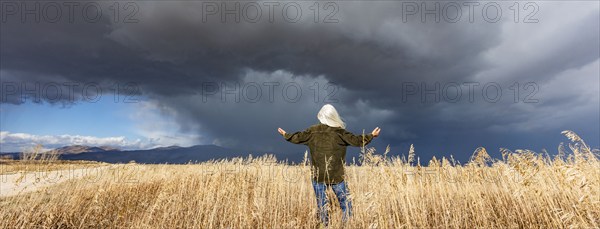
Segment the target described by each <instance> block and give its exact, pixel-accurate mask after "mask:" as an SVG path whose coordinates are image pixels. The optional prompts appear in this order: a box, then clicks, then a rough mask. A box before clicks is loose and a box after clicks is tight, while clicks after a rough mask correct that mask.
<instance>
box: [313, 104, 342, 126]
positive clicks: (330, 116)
mask: <svg viewBox="0 0 600 229" xmlns="http://www.w3.org/2000/svg"><path fill="white" fill-rule="evenodd" d="M317 118H318V119H319V121H320V122H321V123H323V124H325V125H328V126H331V127H341V128H342V129H346V123H344V121H342V118H341V117H340V115H339V114H338V112H337V110H336V109H335V107H333V106H332V105H331V104H325V105H323V107H322V108H321V110H320V111H319V113H318V114H317Z"/></svg>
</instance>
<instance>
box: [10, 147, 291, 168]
mask: <svg viewBox="0 0 600 229" xmlns="http://www.w3.org/2000/svg"><path fill="white" fill-rule="evenodd" d="M47 152H54V153H58V154H59V158H60V159H62V160H87V161H101V162H108V163H127V162H130V161H135V162H137V163H145V164H164V163H168V164H185V163H189V162H192V163H194V162H203V161H208V160H212V159H215V160H218V159H225V158H234V157H244V158H245V157H248V156H249V155H250V154H252V155H253V156H254V157H256V156H262V155H264V154H273V153H272V152H260V151H248V150H241V149H231V148H225V147H221V146H217V145H195V146H190V147H180V146H167V147H158V148H153V149H146V150H120V149H117V148H113V147H109V146H85V145H71V146H65V147H61V148H57V149H53V150H50V151H47ZM19 155H20V153H0V157H9V158H13V159H16V158H18V157H19ZM294 159H300V157H298V158H294ZM292 161H295V160H292Z"/></svg>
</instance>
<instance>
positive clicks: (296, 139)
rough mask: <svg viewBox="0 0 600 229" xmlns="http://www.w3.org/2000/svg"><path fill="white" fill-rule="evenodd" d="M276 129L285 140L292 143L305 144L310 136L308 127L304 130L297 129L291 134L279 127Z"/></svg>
mask: <svg viewBox="0 0 600 229" xmlns="http://www.w3.org/2000/svg"><path fill="white" fill-rule="evenodd" d="M277 131H279V134H281V135H282V136H283V137H284V138H285V140H287V141H288V142H291V143H294V144H303V145H307V144H308V140H310V137H311V132H310V128H308V129H306V130H304V131H298V132H296V133H293V134H290V133H287V132H285V130H283V129H281V128H278V129H277Z"/></svg>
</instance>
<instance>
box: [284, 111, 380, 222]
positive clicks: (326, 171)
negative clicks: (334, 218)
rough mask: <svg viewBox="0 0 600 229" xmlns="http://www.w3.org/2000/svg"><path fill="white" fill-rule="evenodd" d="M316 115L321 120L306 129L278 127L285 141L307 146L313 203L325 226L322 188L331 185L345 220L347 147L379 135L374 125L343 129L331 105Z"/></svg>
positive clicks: (349, 205)
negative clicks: (361, 130) (362, 131)
mask: <svg viewBox="0 0 600 229" xmlns="http://www.w3.org/2000/svg"><path fill="white" fill-rule="evenodd" d="M317 118H318V119H319V121H320V122H321V123H320V124H315V125H312V126H311V127H309V128H308V129H306V130H304V131H300V132H296V133H293V134H290V133H287V132H285V130H283V129H281V128H279V129H278V131H279V133H280V134H281V135H283V137H284V138H285V140H287V141H289V142H291V143H295V144H304V145H308V147H309V149H310V160H311V162H312V166H311V173H312V185H313V189H314V191H315V195H316V197H317V206H318V212H319V217H320V219H321V221H322V222H323V223H324V224H325V225H328V223H329V216H328V214H327V209H326V207H327V204H328V200H327V196H326V195H325V191H326V190H327V187H329V186H330V187H331V188H332V189H333V192H334V193H335V195H336V196H337V198H338V201H339V202H340V207H341V208H342V213H343V216H342V221H343V222H346V221H347V220H348V218H349V217H350V216H351V215H352V201H351V200H350V199H348V198H347V197H348V195H349V192H348V188H347V186H346V182H345V181H344V176H345V175H344V165H345V164H346V147H347V146H349V145H350V146H364V145H367V144H369V143H370V142H371V140H373V138H374V137H377V136H379V132H380V131H381V129H380V128H379V127H377V128H375V129H374V130H373V131H372V132H371V133H370V134H366V135H364V136H363V135H354V134H352V133H351V132H348V131H346V130H345V128H346V124H345V123H344V121H342V119H341V118H340V115H339V114H338V112H337V110H336V109H335V107H333V106H332V105H330V104H325V105H324V106H323V107H322V108H321V110H320V111H319V113H318V114H317Z"/></svg>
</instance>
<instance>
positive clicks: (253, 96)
mask: <svg viewBox="0 0 600 229" xmlns="http://www.w3.org/2000/svg"><path fill="white" fill-rule="evenodd" d="M36 4H39V5H36ZM237 4H239V5H237ZM71 9H72V10H71ZM1 10H2V11H1V13H2V15H1V16H2V18H1V20H2V21H1V28H0V74H1V75H0V81H1V82H2V87H1V88H0V89H1V90H2V93H1V96H2V98H1V102H2V103H1V104H2V107H0V112H2V113H5V115H4V116H3V119H2V123H1V124H2V126H0V130H2V131H3V132H2V133H3V134H2V136H3V137H2V139H3V142H2V144H3V148H5V149H6V148H9V147H12V145H11V144H18V143H19V141H31V140H32V139H36V137H35V136H41V135H40V134H39V133H35V131H34V129H33V128H32V130H31V131H30V133H18V131H16V130H13V129H10V128H8V127H6V126H9V127H11V128H12V127H15V126H18V125H19V124H15V122H18V121H19V120H18V117H21V116H22V115H27V114H24V113H19V111H17V110H18V107H20V106H44V105H43V104H47V105H50V106H51V107H53V108H52V109H62V110H66V111H67V112H69V111H72V113H73V112H77V111H76V110H78V107H82V106H85V107H86V109H88V108H87V107H90V108H89V109H99V108H98V107H99V106H102V109H114V108H115V107H114V106H124V105H123V102H122V101H119V102H120V103H118V105H110V103H109V104H108V105H107V104H105V103H99V102H98V101H96V100H95V98H97V97H99V96H98V95H97V92H99V90H96V89H97V88H101V90H100V91H101V94H100V95H101V96H103V97H104V98H109V100H110V99H112V98H113V97H114V95H115V94H119V95H121V96H120V97H119V98H118V99H123V98H125V99H127V98H130V99H131V98H134V99H131V101H130V103H127V104H126V105H127V106H128V107H129V109H130V111H131V113H134V114H135V115H132V116H130V117H133V119H135V120H134V122H136V123H137V124H136V125H134V126H135V127H134V128H136V131H137V133H140V134H139V135H140V136H143V137H148V136H150V135H147V134H144V133H150V132H152V133H158V134H156V135H151V137H152V139H153V140H152V141H153V142H152V143H153V144H133V143H131V142H129V143H127V144H125V145H127V146H128V147H133V148H136V147H137V148H147V147H151V146H153V145H161V144H162V145H168V144H179V145H194V144H217V145H221V146H226V147H232V148H241V149H248V150H256V151H269V152H273V153H275V154H276V155H278V158H285V157H289V158H292V159H296V158H300V157H301V155H302V154H303V152H304V150H305V149H306V148H305V147H304V146H299V145H292V144H290V143H287V142H285V141H284V140H283V139H282V137H281V136H280V135H278V134H277V132H276V129H277V127H282V128H283V129H285V130H287V131H288V132H294V131H299V130H303V129H305V128H306V127H308V126H309V125H312V124H315V123H317V122H318V120H317V119H316V113H317V112H318V110H319V108H320V107H321V106H322V105H323V104H325V103H330V104H332V105H334V106H335V107H336V108H337V109H338V111H339V112H340V114H341V116H342V118H344V120H346V122H347V126H348V127H347V129H348V130H350V131H352V132H355V133H360V132H362V131H363V130H364V131H365V132H370V131H371V130H372V129H373V128H375V127H377V126H379V127H381V128H382V132H381V136H380V137H379V138H377V139H375V141H374V142H373V146H375V147H376V149H377V152H380V153H381V152H383V150H384V149H385V146H386V145H390V147H391V153H390V154H392V155H401V154H406V153H407V151H408V147H409V146H410V144H414V146H415V148H416V152H417V155H419V156H420V157H421V158H424V159H427V160H428V159H429V158H430V157H431V156H433V155H436V156H438V155H439V156H449V155H451V154H452V155H454V157H455V158H457V159H459V160H461V161H466V160H467V159H468V158H469V156H470V155H471V154H472V153H473V151H474V150H475V149H476V148H477V147H480V146H483V147H485V148H487V149H488V152H490V153H491V154H492V155H495V156H498V155H499V152H498V150H499V148H501V147H503V148H508V149H512V150H514V149H531V150H534V151H538V152H539V151H541V150H542V149H546V150H548V152H549V153H555V152H556V148H557V146H558V144H559V143H560V142H566V141H568V140H567V139H566V138H565V137H564V136H561V134H560V132H561V131H563V130H573V131H575V132H576V133H578V134H579V135H580V136H581V137H582V138H583V139H584V140H586V142H587V143H588V144H589V145H591V146H592V147H594V148H598V145H599V143H600V140H599V139H600V80H599V78H600V76H599V74H600V73H599V71H600V70H599V67H600V45H599V43H600V42H599V40H600V35H599V27H600V25H599V19H600V14H599V12H600V7H599V3H598V2H595V1H589V2H588V1H578V2H568V1H556V2H555V1H543V2H530V3H527V2H516V1H515V2H510V1H508V2H507V1H498V2H494V1H485V2H462V1H455V2H451V1H440V2H435V1H427V2H411V1H398V2H395V1H375V2H371V1H339V2H335V1H333V2H316V1H283V2H273V1H266V2H253V1H241V2H235V1H228V2H226V3H224V2H211V1H135V2H130V3H128V2H122V1H118V2H115V1H98V2H94V1H84V2H60V1H59V2H35V1H32V2H26V3H23V2H20V1H14V2H11V1H6V2H5V1H3V2H2V8H1ZM74 83H78V85H76V86H69V85H72V84H74ZM36 84H39V85H40V86H39V88H38V89H35V88H36V86H35V85H36ZM86 85H87V87H85V86H86ZM115 85H117V88H118V90H114V89H115ZM27 86H29V94H30V95H31V94H34V95H37V96H39V97H40V101H36V100H35V99H34V98H30V97H22V96H21V95H22V94H28V93H26V92H27V91H28V88H26V87H27ZM31 88H34V89H31ZM69 88H70V89H72V90H69ZM84 88H85V89H84ZM31 90H33V91H35V92H31ZM24 92H25V93H24ZM67 92H72V93H67ZM95 93H96V94H95ZM56 95H60V96H56ZM34 97H35V96H34ZM90 98H91V99H90ZM114 103H115V104H117V102H114ZM79 110H81V109H79ZM21 112H28V111H27V110H26V111H21ZM29 112H31V111H29ZM7 113H8V114H10V115H6V114H7ZM75 114H78V113H75ZM81 115H86V116H87V117H88V119H87V120H86V121H82V122H86V123H94V120H95V119H101V117H99V116H100V114H98V115H97V116H95V115H94V113H93V112H92V113H86V114H81ZM152 117H160V118H152ZM61 118H63V117H54V119H53V118H47V119H45V118H44V117H43V114H39V117H38V119H41V120H44V121H45V122H49V123H53V122H58V121H57V120H58V119H61ZM55 119H56V120H55ZM162 119H168V120H171V122H172V124H169V125H160V122H161V120H162ZM21 122H23V121H21ZM8 123H11V125H8ZM157 123H159V124H157ZM119 124H120V123H116V122H115V123H113V124H112V125H111V122H110V121H108V122H102V123H98V124H96V125H100V126H101V127H102V128H104V129H112V130H114V131H107V133H104V134H103V136H122V135H123V134H120V133H119V131H118V130H119V128H117V127H116V126H118V125H119ZM23 125H24V124H23ZM73 125H77V124H76V123H73ZM61 128H66V127H61V126H57V127H56V132H55V133H45V135H43V136H44V137H46V138H52V137H53V136H61V134H63V133H62V132H61ZM21 132H22V131H21ZM18 134H20V135H18ZM36 134H38V135H36ZM23 136H27V137H23ZM32 136H33V137H32ZM86 136H87V137H88V138H94V134H93V133H91V134H87V135H86ZM63 138H64V136H63ZM11 139H12V140H11ZM67 139H68V138H67ZM103 139H104V140H106V138H103ZM9 140H10V141H9ZM123 141H124V140H123V139H120V138H118V139H117V141H116V142H121V143H122V142H123ZM58 142H61V143H62V142H66V143H68V140H67V141H58ZM90 142H95V143H98V144H100V143H103V144H104V143H111V142H112V141H104V142H102V141H93V140H91V141H90ZM4 151H6V150H4ZM349 152H350V153H351V156H353V155H356V152H358V150H357V149H352V150H349ZM439 156H438V157H439Z"/></svg>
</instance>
